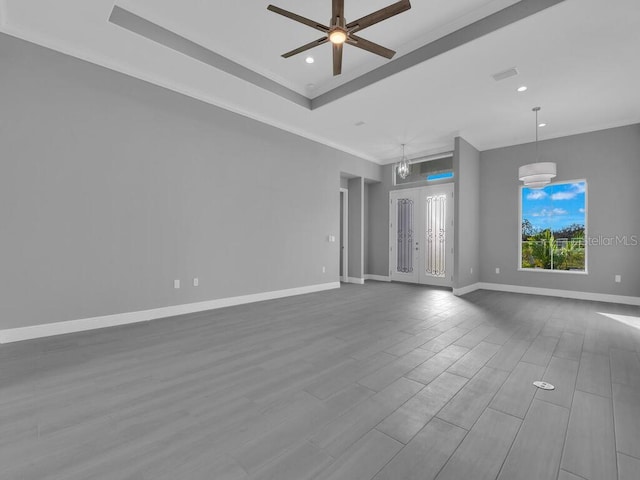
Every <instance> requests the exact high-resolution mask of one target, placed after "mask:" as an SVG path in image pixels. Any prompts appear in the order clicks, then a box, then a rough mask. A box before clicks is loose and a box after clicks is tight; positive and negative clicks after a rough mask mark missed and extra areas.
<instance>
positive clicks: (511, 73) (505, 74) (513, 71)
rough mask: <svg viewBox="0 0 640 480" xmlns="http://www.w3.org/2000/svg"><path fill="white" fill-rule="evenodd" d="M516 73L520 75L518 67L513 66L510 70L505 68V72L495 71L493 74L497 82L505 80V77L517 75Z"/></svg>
mask: <svg viewBox="0 0 640 480" xmlns="http://www.w3.org/2000/svg"><path fill="white" fill-rule="evenodd" d="M516 75H518V69H517V68H516V67H512V68H510V69H508V70H505V71H504V72H498V73H494V74H493V75H491V76H492V77H493V79H494V80H495V81H496V82H499V81H500V80H504V79H505V78H509V77H515V76H516Z"/></svg>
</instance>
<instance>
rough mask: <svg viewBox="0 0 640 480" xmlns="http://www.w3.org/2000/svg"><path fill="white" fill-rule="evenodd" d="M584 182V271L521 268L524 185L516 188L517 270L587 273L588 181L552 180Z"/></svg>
mask: <svg viewBox="0 0 640 480" xmlns="http://www.w3.org/2000/svg"><path fill="white" fill-rule="evenodd" d="M580 182H584V185H585V190H584V194H585V195H584V271H581V272H580V271H576V270H551V269H544V268H522V189H523V188H525V187H524V185H520V187H519V188H518V271H519V272H531V273H559V274H561V275H589V242H588V232H589V225H588V223H589V183H588V182H587V180H586V179H584V178H583V179H577V180H566V181H562V182H553V183H550V184H549V186H552V185H566V184H571V183H580Z"/></svg>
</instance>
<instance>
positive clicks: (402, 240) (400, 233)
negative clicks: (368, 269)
mask: <svg viewBox="0 0 640 480" xmlns="http://www.w3.org/2000/svg"><path fill="white" fill-rule="evenodd" d="M397 205H398V215H397V219H398V220H397V222H396V223H397V226H398V228H397V237H398V241H397V260H396V265H397V271H398V272H402V273H411V272H413V248H414V247H413V206H414V205H413V200H411V199H410V198H399V199H398V201H397Z"/></svg>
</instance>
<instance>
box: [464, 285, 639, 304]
mask: <svg viewBox="0 0 640 480" xmlns="http://www.w3.org/2000/svg"><path fill="white" fill-rule="evenodd" d="M475 290H493V291H497V292H511V293H526V294H529V295H545V296H548V297H561V298H572V299H575V300H591V301H593V302H605V303H621V304H624V305H638V306H640V297H630V296H625V295H612V294H608V293H592V292H579V291H575V290H556V289H553V288H540V287H524V286H521V285H505V284H502V283H486V282H478V283H474V284H473V285H469V286H467V287H463V288H459V289H454V290H453V294H454V295H465V294H467V293H471V292H473V291H475Z"/></svg>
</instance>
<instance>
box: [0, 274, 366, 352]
mask: <svg viewBox="0 0 640 480" xmlns="http://www.w3.org/2000/svg"><path fill="white" fill-rule="evenodd" d="M363 282H364V280H363ZM333 288H340V282H330V283H321V284H317V285H309V286H306V287H297V288H288V289H286V290H275V291H272V292H263V293H254V294H251V295H242V296H239V297H229V298H219V299H217V300H208V301H205V302H197V303H187V304H183V305H172V306H169V307H161V308H154V309H151V310H141V311H138V312H126V313H116V314H114V315H104V316H100V317H91V318H81V319H79V320H69V321H64V322H56V323H45V324H42V325H32V326H29V327H18V328H7V329H5V330H0V344H1V343H12V342H19V341H22V340H30V339H33V338H41V337H49V336H52V335H62V334H65V333H73V332H82V331H85V330H93V329H96V328H105V327H114V326H116V325H126V324H129V323H137V322H147V321H149V320H156V319H159V318H167V317H174V316H176V315H185V314H189V313H197V312H204V311H206V310H215V309H217V308H224V307H231V306H234V305H241V304H244V303H253V302H261V301H263V300H272V299H275V298H283V297H291V296H294V295H302V294H305V293H313V292H321V291H323V290H331V289H333Z"/></svg>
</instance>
